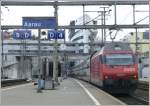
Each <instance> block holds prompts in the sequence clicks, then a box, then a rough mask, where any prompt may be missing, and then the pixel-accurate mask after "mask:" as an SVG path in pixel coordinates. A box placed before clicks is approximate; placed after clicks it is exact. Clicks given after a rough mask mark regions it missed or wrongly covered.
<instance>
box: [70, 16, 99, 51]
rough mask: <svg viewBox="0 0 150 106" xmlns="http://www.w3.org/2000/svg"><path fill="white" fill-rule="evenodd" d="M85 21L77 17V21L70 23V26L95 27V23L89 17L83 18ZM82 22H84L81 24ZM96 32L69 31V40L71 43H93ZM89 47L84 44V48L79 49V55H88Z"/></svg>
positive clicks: (93, 30) (92, 30)
mask: <svg viewBox="0 0 150 106" xmlns="http://www.w3.org/2000/svg"><path fill="white" fill-rule="evenodd" d="M84 17H85V19H83V16H82V17H79V18H78V19H77V20H74V21H71V22H70V25H71V26H75V25H83V24H84V25H96V24H97V21H94V20H92V19H91V18H90V16H89V15H85V16H84ZM83 20H84V21H85V22H83ZM97 33H98V31H97V30H95V29H70V30H69V40H70V41H71V42H76V43H90V42H93V41H94V38H96V35H97ZM89 50H90V47H89V45H88V44H84V47H80V51H79V52H80V53H89Z"/></svg>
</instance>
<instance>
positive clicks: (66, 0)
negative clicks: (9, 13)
mask: <svg viewBox="0 0 150 106" xmlns="http://www.w3.org/2000/svg"><path fill="white" fill-rule="evenodd" d="M57 1H58V3H57V5H58V6H73V5H75V6H77V5H147V4H148V3H149V2H148V1H149V0H74V1H72V0H57ZM8 5H9V6H54V5H55V0H54V1H52V0H49V1H48V0H41V1H40V0H32V1H28V0H13V1H12V0H2V6H8Z"/></svg>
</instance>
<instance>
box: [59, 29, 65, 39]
mask: <svg viewBox="0 0 150 106" xmlns="http://www.w3.org/2000/svg"><path fill="white" fill-rule="evenodd" d="M64 38H65V31H64V30H58V31H57V39H64Z"/></svg>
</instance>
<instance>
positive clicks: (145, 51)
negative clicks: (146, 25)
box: [122, 31, 150, 78]
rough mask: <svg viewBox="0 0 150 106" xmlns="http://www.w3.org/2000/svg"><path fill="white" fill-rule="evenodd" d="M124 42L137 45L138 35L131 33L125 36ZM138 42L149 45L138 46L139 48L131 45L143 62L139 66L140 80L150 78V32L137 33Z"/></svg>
mask: <svg viewBox="0 0 150 106" xmlns="http://www.w3.org/2000/svg"><path fill="white" fill-rule="evenodd" d="M122 41H124V42H129V43H136V33H135V32H131V33H130V34H129V35H127V36H125V37H124V38H123V39H122ZM137 42H140V43H148V44H138V45H137V48H136V45H135V44H130V46H131V48H132V50H133V51H134V52H138V53H139V58H140V60H141V62H140V64H139V77H140V78H148V75H147V74H148V73H149V65H148V63H149V62H148V61H149V59H150V57H149V52H150V50H149V32H148V31H145V32H138V33H137Z"/></svg>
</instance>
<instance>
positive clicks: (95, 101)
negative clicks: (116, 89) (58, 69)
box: [74, 79, 101, 105]
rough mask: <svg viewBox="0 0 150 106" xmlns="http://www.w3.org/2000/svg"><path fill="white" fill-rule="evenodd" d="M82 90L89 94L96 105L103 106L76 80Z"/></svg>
mask: <svg viewBox="0 0 150 106" xmlns="http://www.w3.org/2000/svg"><path fill="white" fill-rule="evenodd" d="M74 80H75V81H76V82H77V83H78V84H79V85H80V86H81V87H82V88H83V90H84V91H85V92H86V93H87V94H88V96H89V97H90V98H91V99H92V101H93V102H94V104H95V105H101V104H100V103H99V101H98V100H97V99H96V98H95V97H94V96H93V95H92V94H91V93H90V92H89V91H88V89H87V88H85V87H84V85H83V84H81V83H80V82H79V81H78V80H76V79H74Z"/></svg>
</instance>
